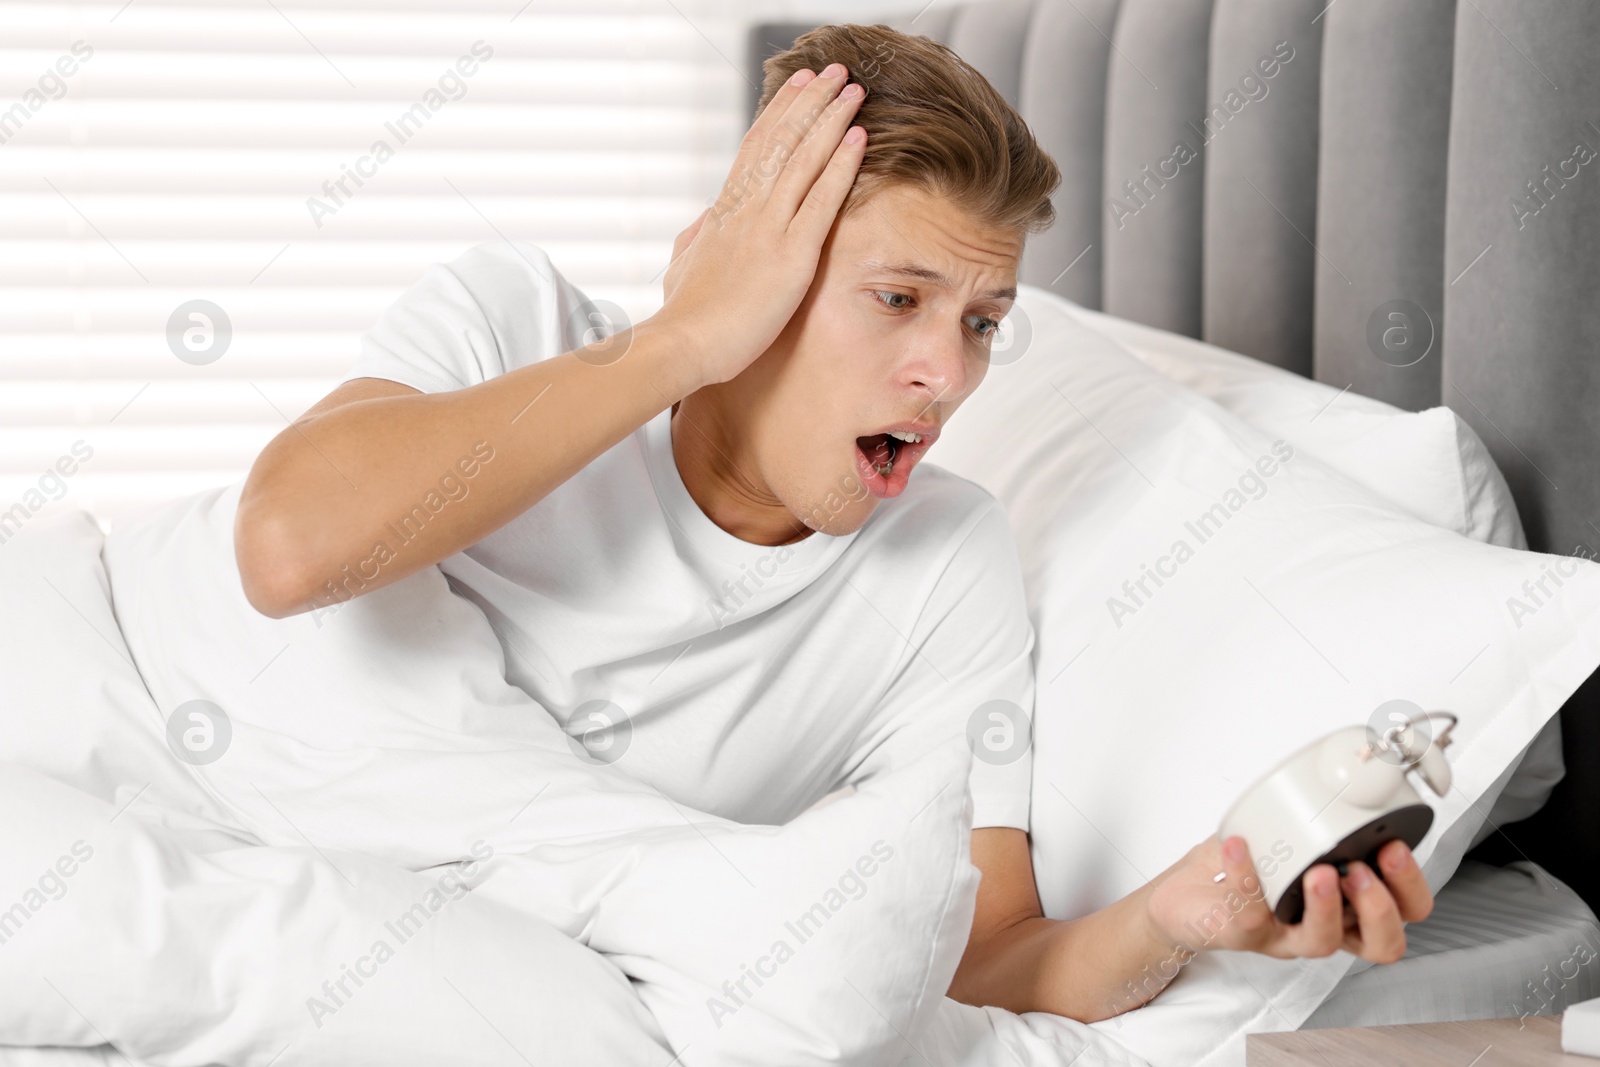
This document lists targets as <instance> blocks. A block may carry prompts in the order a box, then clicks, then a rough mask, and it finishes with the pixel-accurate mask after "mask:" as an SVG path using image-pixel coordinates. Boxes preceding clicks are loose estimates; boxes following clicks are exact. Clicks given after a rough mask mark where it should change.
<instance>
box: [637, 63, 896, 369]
mask: <svg viewBox="0 0 1600 1067" xmlns="http://www.w3.org/2000/svg"><path fill="white" fill-rule="evenodd" d="M865 97H866V91H865V89H864V88H863V87H862V86H860V85H856V84H850V83H849V81H848V71H846V70H845V68H844V66H843V64H839V63H834V64H831V65H830V66H828V67H827V68H826V69H824V70H823V72H822V73H821V74H820V75H814V74H813V73H812V72H811V71H809V70H802V71H799V72H798V73H797V74H795V75H794V77H792V78H790V79H789V80H788V81H787V82H785V83H784V85H783V87H782V88H780V89H779V90H778V92H777V93H776V94H775V95H774V96H773V98H772V100H771V102H770V103H768V104H767V106H766V107H765V108H764V109H763V110H762V112H761V114H760V116H758V117H757V118H756V121H755V123H754V124H753V125H752V126H751V127H750V131H749V132H748V133H746V134H745V137H744V140H743V142H742V143H741V144H740V146H739V153H738V155H737V157H735V159H734V163H733V167H732V169H731V170H730V172H729V174H728V180H727V181H726V183H724V185H723V187H722V190H721V192H720V193H719V194H718V195H717V199H716V201H715V202H714V203H713V204H712V205H711V206H710V207H709V208H707V209H706V210H705V211H703V212H701V214H700V217H699V218H698V219H696V220H695V221H694V222H693V223H691V224H690V225H689V227H688V228H686V229H685V230H684V231H683V233H680V234H679V235H678V239H677V241H676V242H675V243H674V244H673V249H672V264H671V266H670V267H668V269H667V274H666V277H665V278H664V279H663V281H662V292H663V296H664V302H663V304H662V307H661V310H660V311H658V312H657V313H656V314H655V315H654V316H652V319H653V320H654V321H657V322H659V323H664V324H670V325H671V327H672V330H673V332H674V333H675V334H676V335H677V336H678V337H680V338H682V339H683V341H684V343H685V344H686V345H690V346H693V347H694V349H695V350H694V351H693V352H686V353H685V358H686V359H693V360H695V361H697V364H698V371H699V376H700V379H701V381H702V383H703V384H706V385H712V384H715V383H718V382H724V381H727V380H728V379H730V378H732V377H734V376H735V375H737V374H738V373H739V372H740V371H742V370H743V369H744V368H745V367H747V366H749V365H750V363H751V362H753V361H754V360H755V358H756V357H757V356H759V355H761V353H762V352H765V351H766V350H767V348H768V347H770V346H771V344H772V343H773V341H775V340H776V339H777V337H778V335H779V334H780V333H781V332H782V331H783V328H784V326H785V325H787V324H788V322H789V319H790V318H791V317H793V315H794V313H795V310H796V309H797V308H799V306H800V302H801V301H802V300H803V299H804V298H805V295H806V293H807V291H808V290H809V289H810V288H811V283H812V281H813V279H814V278H815V277H816V272H817V264H818V262H819V260H820V259H821V255H822V246H823V243H824V242H825V241H826V240H827V237H828V232H829V231H830V230H831V229H832V228H833V223H834V220H835V219H836V218H837V217H838V214H839V208H840V206H841V205H843V203H844V200H845V197H846V196H847V195H848V194H849V192H850V187H851V185H852V184H854V182H855V177H856V170H857V168H858V167H859V166H860V164H861V158H862V156H863V154H864V153H865V151H866V131H865V130H863V129H861V128H860V127H853V128H852V127H851V126H850V120H851V118H852V117H854V115H855V113H856V110H857V108H859V107H860V105H861V102H862V100H863V99H865ZM847 131H848V132H850V133H851V135H852V136H856V137H858V138H859V139H857V140H854V141H852V140H851V139H849V138H847V137H846V133H847Z"/></svg>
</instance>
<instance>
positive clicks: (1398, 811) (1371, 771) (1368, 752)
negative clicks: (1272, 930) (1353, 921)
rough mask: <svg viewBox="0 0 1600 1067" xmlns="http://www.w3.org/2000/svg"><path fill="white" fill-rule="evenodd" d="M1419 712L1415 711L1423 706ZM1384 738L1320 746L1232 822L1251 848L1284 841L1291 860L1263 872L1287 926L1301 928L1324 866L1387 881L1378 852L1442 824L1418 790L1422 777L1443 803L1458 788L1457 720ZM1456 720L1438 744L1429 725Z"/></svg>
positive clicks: (1255, 792) (1356, 732)
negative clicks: (1358, 865)
mask: <svg viewBox="0 0 1600 1067" xmlns="http://www.w3.org/2000/svg"><path fill="white" fill-rule="evenodd" d="M1413 706H1414V705H1413ZM1418 710H1419V711H1420V709H1418ZM1400 718H1401V721H1399V722H1394V723H1392V724H1390V725H1389V726H1388V727H1387V728H1386V729H1384V730H1383V731H1382V732H1379V730H1378V729H1377V728H1376V727H1373V726H1350V727H1346V728H1344V729H1342V730H1337V731H1335V732H1333V733H1331V734H1329V735H1328V736H1326V737H1324V738H1322V739H1321V740H1320V741H1314V742H1312V743H1311V744H1309V745H1307V746H1306V747H1304V748H1302V749H1301V750H1300V751H1298V752H1296V753H1295V754H1294V755H1292V756H1290V757H1289V758H1288V759H1286V760H1284V761H1283V762H1282V763H1280V764H1278V765H1277V766H1276V767H1274V768H1273V769H1272V770H1271V771H1270V772H1268V773H1267V774H1266V776H1265V777H1263V778H1262V779H1261V780H1260V781H1259V782H1257V783H1256V784H1255V785H1253V786H1251V787H1250V788H1249V789H1247V790H1246V791H1245V792H1244V794H1243V795H1242V796H1240V797H1239V799H1238V800H1237V801H1235V802H1234V805H1233V807H1231V808H1229V809H1228V813H1227V814H1226V815H1225V816H1224V817H1223V819H1222V828H1221V830H1220V831H1219V835H1220V838H1221V839H1222V840H1224V841H1225V840H1227V839H1228V838H1230V837H1232V836H1234V835H1235V834H1237V835H1239V836H1241V837H1243V838H1244V839H1245V841H1246V843H1248V844H1252V845H1259V844H1260V843H1261V842H1266V841H1271V842H1274V846H1273V855H1274V857H1276V856H1278V855H1280V854H1283V852H1284V848H1283V847H1282V846H1286V847H1287V856H1288V859H1287V860H1286V861H1284V862H1281V863H1280V862H1273V863H1270V864H1266V867H1267V870H1265V871H1263V870H1262V865H1260V864H1257V865H1256V877H1257V878H1259V879H1260V881H1261V887H1262V889H1263V890H1264V891H1265V893H1266V901H1267V905H1268V907H1270V908H1272V911H1273V914H1274V915H1275V916H1277V918H1278V920H1279V921H1280V922H1284V923H1297V922H1299V921H1300V918H1301V916H1302V914H1304V911H1305V889H1304V883H1303V882H1302V878H1303V877H1304V875H1305V873H1306V871H1308V870H1310V869H1311V868H1312V867H1314V866H1316V865H1317V864H1319V863H1331V864H1334V865H1335V866H1336V867H1338V869H1339V872H1340V873H1341V874H1343V873H1344V871H1345V866H1346V865H1347V864H1348V863H1349V862H1350V861H1352V860H1361V861H1363V862H1365V863H1366V864H1367V866H1369V867H1371V868H1372V870H1373V872H1374V873H1376V874H1378V876H1379V877H1382V874H1381V872H1379V869H1378V862H1377V854H1378V849H1379V847H1381V846H1382V845H1384V844H1386V843H1388V842H1389V841H1392V840H1394V839H1395V838H1399V839H1400V840H1402V841H1404V842H1405V843H1406V846H1407V847H1409V848H1413V849H1414V848H1416V846H1417V844H1418V843H1419V842H1420V841H1421V840H1422V838H1423V836H1424V835H1426V834H1427V832H1428V828H1429V827H1431V826H1432V825H1433V808H1431V807H1430V806H1428V805H1427V804H1426V803H1424V802H1423V800H1422V797H1421V796H1420V795H1419V794H1418V793H1417V791H1416V790H1415V789H1414V788H1412V785H1411V782H1410V780H1409V778H1410V775H1411V774H1413V773H1415V774H1416V776H1417V777H1419V778H1421V779H1422V781H1423V782H1424V783H1425V784H1426V785H1427V786H1428V788H1429V789H1431V790H1432V791H1433V792H1434V793H1435V794H1437V795H1438V796H1441V797H1442V796H1444V795H1445V793H1447V792H1448V791H1449V789H1450V765H1449V764H1448V763H1446V762H1445V758H1444V750H1445V749H1446V748H1448V747H1449V745H1450V732H1451V731H1452V730H1453V729H1454V728H1455V725H1456V721H1457V720H1456V716H1455V715H1453V714H1451V713H1450V712H1447V711H1430V712H1424V713H1422V714H1420V715H1414V716H1409V717H1400ZM1435 719H1443V720H1448V723H1447V724H1446V725H1445V727H1444V729H1443V730H1442V731H1440V733H1439V735H1438V736H1437V737H1431V736H1430V733H1429V730H1428V728H1427V727H1428V722H1429V720H1435Z"/></svg>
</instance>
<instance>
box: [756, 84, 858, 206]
mask: <svg viewBox="0 0 1600 1067" xmlns="http://www.w3.org/2000/svg"><path fill="white" fill-rule="evenodd" d="M819 80H820V79H819ZM866 95H867V93H866V89H865V87H863V86H861V85H855V84H852V85H846V86H844V87H843V89H842V91H841V92H840V93H839V94H838V95H837V96H835V97H834V98H833V99H831V100H828V101H826V102H825V106H824V107H823V108H822V110H821V112H819V113H818V115H817V117H816V119H815V120H814V121H813V122H811V123H810V125H809V128H808V129H807V131H806V134H805V138H804V140H803V141H802V142H801V143H800V144H799V146H798V147H796V148H795V149H794V151H793V153H792V154H791V155H790V156H789V157H788V158H787V159H786V161H785V165H784V166H783V168H782V169H781V170H779V171H778V173H777V182H776V184H775V185H774V187H773V190H772V201H771V202H772V205H773V208H774V209H775V210H776V211H778V212H780V213H781V212H783V211H788V212H789V215H788V217H789V218H793V217H794V216H795V215H796V214H797V213H798V212H799V210H800V205H801V203H802V202H803V201H804V200H805V198H806V196H807V195H808V194H809V193H810V192H811V188H812V186H813V185H815V184H816V182H817V180H818V179H819V178H820V177H821V175H822V173H823V171H824V170H825V169H826V168H827V166H828V164H830V163H831V162H833V161H834V160H835V159H836V158H838V154H839V148H840V146H841V144H842V143H843V139H844V135H845V132H846V131H847V130H848V129H849V128H850V123H851V121H852V120H853V119H854V118H855V115H856V112H857V111H858V110H859V109H860V107H861V105H862V103H863V102H864V101H865V99H866Z"/></svg>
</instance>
